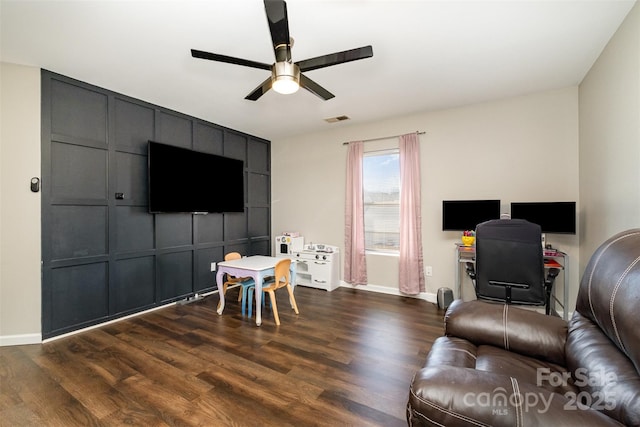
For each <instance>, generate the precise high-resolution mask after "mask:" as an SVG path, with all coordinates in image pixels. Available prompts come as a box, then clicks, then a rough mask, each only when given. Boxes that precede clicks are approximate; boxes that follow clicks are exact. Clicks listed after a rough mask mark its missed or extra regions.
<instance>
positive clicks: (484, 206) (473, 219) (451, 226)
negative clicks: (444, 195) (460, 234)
mask: <svg viewBox="0 0 640 427" xmlns="http://www.w3.org/2000/svg"><path fill="white" fill-rule="evenodd" d="M498 218H500V200H443V201H442V230H443V231H465V230H475V228H476V225H478V224H480V223H481V222H485V221H489V220H491V219H498Z"/></svg>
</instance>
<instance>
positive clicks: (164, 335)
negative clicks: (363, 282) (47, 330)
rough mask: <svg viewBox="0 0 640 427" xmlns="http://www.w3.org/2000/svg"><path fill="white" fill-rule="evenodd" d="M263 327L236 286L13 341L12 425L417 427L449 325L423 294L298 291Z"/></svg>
mask: <svg viewBox="0 0 640 427" xmlns="http://www.w3.org/2000/svg"><path fill="white" fill-rule="evenodd" d="M295 293H296V300H297V303H298V307H299V309H300V314H299V315H296V314H295V313H293V311H292V310H290V308H289V307H290V306H289V301H288V298H287V295H286V292H284V293H276V294H277V298H278V299H277V304H278V308H279V313H280V321H281V325H280V326H276V325H275V323H274V320H273V314H272V311H271V308H270V307H269V304H268V303H267V305H266V307H265V308H264V309H263V324H262V326H260V327H257V326H256V325H255V317H254V318H249V317H248V316H242V314H241V312H240V304H239V303H238V301H237V295H238V290H237V289H230V290H229V291H228V293H227V304H226V308H225V311H224V313H223V315H218V314H217V313H216V306H217V303H218V297H217V295H212V296H209V297H206V298H204V299H202V300H199V301H197V302H193V303H190V304H184V305H180V304H177V305H173V306H168V307H166V308H163V309H160V310H156V311H153V312H150V313H146V314H142V315H139V316H134V317H132V318H129V319H126V320H122V321H120V322H116V323H113V324H109V325H105V326H102V327H98V328H95V329H92V330H88V331H85V332H81V333H78V334H76V335H72V336H69V337H65V338H60V339H58V340H54V341H52V342H49V343H47V344H43V345H30V346H13V347H0V426H21V425H24V426H32V425H37V426H61V425H64V426H65V427H67V426H85V425H88V426H92V425H100V426H121V425H144V426H175V425H184V426H192V425H194V426H195V425H207V426H209V425H215V426H218V425H220V426H237V427H244V426H257V425H260V426H278V427H282V426H301V425H304V426H334V425H347V426H348V425H353V426H373V427H377V426H385V427H389V426H391V427H393V426H400V425H406V420H405V415H404V414H405V406H406V402H407V398H408V390H409V383H410V381H411V378H412V376H413V374H414V373H415V371H416V370H417V369H418V368H419V367H421V366H422V364H423V363H424V359H425V356H426V354H427V352H428V350H429V348H430V347H431V344H432V343H433V341H434V339H435V338H437V337H438V336H440V335H442V333H443V322H442V317H443V314H444V313H443V311H442V310H438V309H437V307H436V306H435V305H434V304H431V303H428V302H426V301H423V300H418V299H413V298H406V297H399V296H394V295H384V294H376V293H372V292H366V291H361V290H354V289H348V288H339V289H336V290H335V291H333V292H326V291H321V290H318V289H311V288H305V287H301V286H299V287H297V288H296V290H295Z"/></svg>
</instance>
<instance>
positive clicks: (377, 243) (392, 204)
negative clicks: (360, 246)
mask: <svg viewBox="0 0 640 427" xmlns="http://www.w3.org/2000/svg"><path fill="white" fill-rule="evenodd" d="M362 182H363V187H364V190H363V191H364V240H365V247H366V249H367V250H371V251H380V252H398V251H399V250H400V156H399V152H398V150H397V149H395V150H384V151H375V152H371V153H365V155H364V158H363V160H362Z"/></svg>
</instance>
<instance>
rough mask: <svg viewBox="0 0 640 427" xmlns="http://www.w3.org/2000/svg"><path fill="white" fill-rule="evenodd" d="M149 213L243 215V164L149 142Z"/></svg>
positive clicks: (220, 157) (221, 157) (238, 161)
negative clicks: (235, 213)
mask: <svg viewBox="0 0 640 427" xmlns="http://www.w3.org/2000/svg"><path fill="white" fill-rule="evenodd" d="M148 163H149V165H148V166H149V168H148V170H149V212H150V213H163V212H164V213H171V212H173V213H176V212H191V213H210V212H243V211H244V162H243V161H242V160H238V159H232V158H229V157H223V156H218V155H215V154H209V153H203V152H201V151H195V150H189V149H186V148H181V147H175V146H173V145H168V144H161V143H158V142H153V141H149V150H148Z"/></svg>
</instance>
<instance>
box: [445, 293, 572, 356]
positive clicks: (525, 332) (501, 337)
mask: <svg viewBox="0 0 640 427" xmlns="http://www.w3.org/2000/svg"><path fill="white" fill-rule="evenodd" d="M445 334H446V335H451V336H456V337H460V338H464V339H466V340H468V341H470V342H471V343H473V344H475V345H492V346H495V347H500V348H504V349H505V350H510V351H513V352H516V353H519V354H522V355H526V356H530V357H533V358H538V359H542V360H545V361H547V362H551V363H555V364H558V365H563V366H564V363H565V360H564V347H565V344H566V336H567V323H566V322H565V321H563V320H562V319H560V318H558V317H553V316H540V315H539V313H536V312H534V311H529V310H525V309H520V308H515V307H513V306H509V305H506V304H489V303H487V302H483V301H468V302H463V301H462V300H456V301H454V302H453V303H452V304H451V306H449V309H448V310H447V314H446V315H445Z"/></svg>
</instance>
